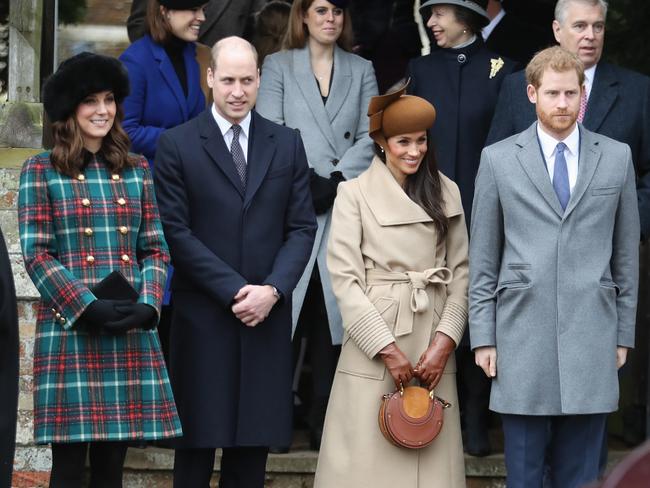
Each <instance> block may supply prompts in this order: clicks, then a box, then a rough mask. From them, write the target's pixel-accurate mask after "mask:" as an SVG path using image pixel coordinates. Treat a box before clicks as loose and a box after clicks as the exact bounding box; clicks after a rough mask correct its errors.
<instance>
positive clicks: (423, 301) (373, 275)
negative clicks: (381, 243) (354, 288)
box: [366, 267, 453, 337]
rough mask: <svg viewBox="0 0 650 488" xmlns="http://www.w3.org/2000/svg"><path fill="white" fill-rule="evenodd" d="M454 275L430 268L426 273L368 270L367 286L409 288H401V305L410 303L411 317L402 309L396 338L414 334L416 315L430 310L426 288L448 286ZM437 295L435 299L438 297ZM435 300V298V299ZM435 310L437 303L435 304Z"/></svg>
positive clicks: (446, 271) (396, 327) (447, 270)
mask: <svg viewBox="0 0 650 488" xmlns="http://www.w3.org/2000/svg"><path fill="white" fill-rule="evenodd" d="M452 278H453V273H452V272H451V270H450V269H449V268H445V267H441V268H429V269H425V270H424V271H405V272H393V271H379V270H376V269H367V270H366V284H367V285H368V286H373V285H386V284H390V283H404V284H408V285H409V286H408V287H407V286H402V287H400V289H401V291H400V297H399V302H400V304H404V303H407V302H408V303H409V304H410V306H411V312H412V313H410V314H409V317H405V316H404V314H403V313H402V310H403V309H404V307H400V314H399V317H398V320H397V324H396V325H395V337H399V336H403V335H407V334H410V333H411V332H413V320H414V314H416V313H423V312H425V311H428V310H429V295H428V294H427V292H426V291H425V288H426V287H427V286H429V285H437V284H442V285H448V284H449V283H451V280H452ZM437 296H438V294H435V295H434V297H437ZM434 300H435V298H434ZM434 308H435V303H434Z"/></svg>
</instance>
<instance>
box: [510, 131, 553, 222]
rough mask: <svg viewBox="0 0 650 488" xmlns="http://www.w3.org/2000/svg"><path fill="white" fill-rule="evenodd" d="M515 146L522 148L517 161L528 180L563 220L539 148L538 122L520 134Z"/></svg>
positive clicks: (518, 152)
mask: <svg viewBox="0 0 650 488" xmlns="http://www.w3.org/2000/svg"><path fill="white" fill-rule="evenodd" d="M515 144H516V145H517V146H519V148H520V149H519V151H517V159H519V163H520V164H521V166H522V167H523V169H524V171H525V172H526V174H527V175H528V178H530V181H532V183H533V185H535V187H536V188H537V190H538V191H539V192H540V193H541V194H542V197H544V200H546V202H547V203H548V204H549V205H550V206H551V208H553V210H555V213H557V215H558V217H560V218H562V217H563V216H564V210H562V206H561V205H560V201H559V200H558V199H557V195H556V194H555V190H554V189H553V185H552V183H551V179H550V178H549V176H548V170H547V169H546V162H545V161H544V159H543V156H542V151H541V149H540V147H539V141H538V139H537V122H535V123H534V124H533V125H531V126H530V127H529V128H528V129H526V130H525V131H524V132H522V133H521V134H519V137H517V140H516V141H515Z"/></svg>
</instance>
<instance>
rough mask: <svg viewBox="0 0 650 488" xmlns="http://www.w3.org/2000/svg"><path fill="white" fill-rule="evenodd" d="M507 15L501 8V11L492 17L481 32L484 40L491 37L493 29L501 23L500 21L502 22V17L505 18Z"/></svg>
mask: <svg viewBox="0 0 650 488" xmlns="http://www.w3.org/2000/svg"><path fill="white" fill-rule="evenodd" d="M505 15H506V11H505V10H503V9H501V10H499V13H498V14H496V15H495V16H494V18H492V20H491V21H490V23H489V24H488V25H486V26H485V27H483V30H482V31H481V34H482V35H483V40H484V41H485V40H487V38H488V37H490V34H492V31H493V30H494V29H495V28H496V26H497V25H499V22H501V19H502V18H504V17H505Z"/></svg>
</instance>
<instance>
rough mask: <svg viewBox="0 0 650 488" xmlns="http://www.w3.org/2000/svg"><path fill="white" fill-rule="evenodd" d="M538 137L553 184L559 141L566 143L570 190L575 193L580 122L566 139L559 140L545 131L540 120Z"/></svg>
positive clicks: (565, 156) (565, 153) (565, 151)
mask: <svg viewBox="0 0 650 488" xmlns="http://www.w3.org/2000/svg"><path fill="white" fill-rule="evenodd" d="M537 137H538V139H539V144H540V147H541V149H542V154H543V155H544V162H545V163H546V169H547V170H548V175H549V177H550V178H551V184H553V174H554V172H555V153H556V150H557V145H558V143H559V142H563V143H564V144H566V149H565V150H564V159H565V160H566V167H567V171H568V173H569V191H570V192H571V193H573V187H574V186H575V185H576V180H577V179H578V158H579V152H580V130H579V129H578V124H576V125H575V127H574V128H573V131H572V132H571V134H569V135H568V136H567V137H566V139H564V140H562V141H558V140H557V139H555V138H554V137H552V136H550V135H549V134H547V133H546V132H544V130H543V129H542V127H541V126H540V124H539V122H538V123H537Z"/></svg>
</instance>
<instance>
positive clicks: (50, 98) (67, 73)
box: [41, 52, 129, 122]
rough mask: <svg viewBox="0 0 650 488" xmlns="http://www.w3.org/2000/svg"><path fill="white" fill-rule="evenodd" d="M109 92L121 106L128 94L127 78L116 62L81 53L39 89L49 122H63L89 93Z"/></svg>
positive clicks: (99, 56) (67, 60)
mask: <svg viewBox="0 0 650 488" xmlns="http://www.w3.org/2000/svg"><path fill="white" fill-rule="evenodd" d="M107 90H109V91H112V92H113V95H114V96H115V101H116V102H117V103H121V102H122V101H123V100H124V99H125V98H126V96H127V95H128V94H129V75H128V73H127V71H126V68H125V67H124V65H123V64H122V62H121V61H120V60H118V59H115V58H111V57H109V56H103V55H101V54H94V53H89V52H83V53H80V54H77V55H76V56H73V57H71V58H68V59H66V60H65V61H63V62H62V63H61V65H60V66H59V69H57V70H56V72H54V74H52V75H51V76H50V77H49V78H48V79H47V81H45V84H44V85H43V93H42V97H41V100H42V102H43V107H44V108H45V112H47V115H48V117H49V118H50V120H51V121H52V122H56V121H60V120H65V119H67V118H68V117H69V116H70V115H71V114H72V113H73V112H74V111H75V109H76V108H77V105H79V103H81V101H82V100H83V99H84V98H86V97H87V96H88V95H91V94H92V93H98V92H102V91H107Z"/></svg>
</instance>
